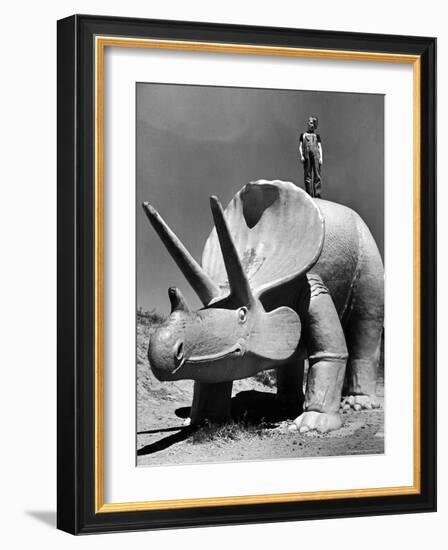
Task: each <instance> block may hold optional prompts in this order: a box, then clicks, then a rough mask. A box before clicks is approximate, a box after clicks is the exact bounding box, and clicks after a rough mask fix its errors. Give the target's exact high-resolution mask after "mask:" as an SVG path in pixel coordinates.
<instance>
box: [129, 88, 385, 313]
mask: <svg viewBox="0 0 448 550" xmlns="http://www.w3.org/2000/svg"><path fill="white" fill-rule="evenodd" d="M310 115H316V116H318V118H319V128H318V130H317V132H318V133H319V134H320V136H321V138H322V148H323V155H324V165H323V170H322V196H323V198H325V199H328V200H332V201H335V202H339V203H342V204H345V205H347V206H350V207H351V208H353V209H354V210H356V211H357V212H358V213H359V214H360V215H361V216H362V218H363V219H364V220H365V221H366V223H367V225H368V226H369V228H370V230H371V231H372V233H373V236H374V237H375V239H376V241H377V243H378V246H379V249H380V252H381V254H382V255H383V247H384V96H382V95H373V94H347V93H337V92H308V91H307V92H303V91H290V90H264V89H263V90H260V89H248V88H222V87H209V86H183V85H170V84H148V83H139V84H137V113H136V117H137V136H136V137H137V168H136V178H137V206H136V208H137V224H136V230H137V306H142V307H143V308H144V309H153V308H155V309H156V310H158V311H160V312H162V313H168V312H169V301H168V294H167V290H168V287H170V286H178V287H179V288H180V289H181V291H182V292H183V293H184V295H185V296H186V298H187V300H188V302H189V304H190V305H191V306H192V307H197V306H199V305H200V302H199V300H198V299H197V297H196V295H195V294H194V292H193V291H192V290H191V289H190V286H189V284H188V283H187V282H186V280H185V279H184V277H183V275H182V273H181V272H180V271H179V269H178V267H177V266H176V265H175V263H174V262H173V260H172V259H171V257H170V256H169V254H168V252H167V251H166V249H165V247H164V246H163V244H162V242H161V241H160V239H159V237H158V236H157V235H156V233H155V231H154V229H153V228H152V227H151V226H150V224H149V222H148V220H147V219H146V216H145V214H144V212H143V210H142V207H141V204H142V202H143V201H149V202H150V203H151V204H152V205H153V206H154V207H155V208H156V209H157V210H158V211H159V213H160V214H161V215H162V217H163V218H164V219H165V220H166V221H167V223H168V224H169V225H170V227H171V228H172V229H173V231H174V232H175V233H176V234H177V235H178V237H180V238H181V240H182V241H183V243H184V244H185V246H186V247H187V248H188V250H189V251H190V252H191V254H193V256H194V257H195V258H196V259H197V260H198V261H200V259H201V254H202V248H203V246H204V244H205V241H206V238H207V236H208V234H209V232H210V230H211V228H212V218H211V213H210V207H209V196H210V195H212V194H214V195H218V196H219V198H220V200H221V202H222V204H223V205H224V206H226V205H227V203H228V202H229V201H230V199H231V198H232V197H233V195H234V194H235V193H236V192H237V191H238V190H239V189H240V188H241V187H243V186H244V185H245V184H246V183H248V182H250V181H254V180H257V179H283V180H288V181H293V182H294V183H296V184H297V185H299V186H300V187H302V188H304V184H303V168H302V165H301V164H300V162H299V160H298V139H299V134H300V133H301V132H302V131H305V129H306V120H307V118H308V116H310Z"/></svg>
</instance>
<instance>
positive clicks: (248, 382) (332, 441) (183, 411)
mask: <svg viewBox="0 0 448 550" xmlns="http://www.w3.org/2000/svg"><path fill="white" fill-rule="evenodd" d="M148 336H149V327H148V326H145V325H140V324H139V325H138V326H137V465H139V466H141V465H164V464H192V463H201V462H229V461H233V460H238V461H243V460H259V459H284V458H299V457H311V456H313V457H323V456H338V455H358V454H359V455H362V454H380V453H383V452H384V411H383V406H384V384H383V379H382V378H381V379H380V380H379V382H378V388H377V393H378V396H379V397H380V400H381V404H382V408H381V409H377V410H371V411H359V412H355V411H350V412H348V413H344V414H343V419H344V425H343V427H342V428H340V429H339V430H336V431H334V432H330V433H328V434H319V433H316V432H310V433H306V434H299V433H298V432H297V431H295V432H291V431H289V429H288V428H289V426H290V425H291V424H292V420H293V418H289V417H285V415H284V413H283V412H282V411H281V410H279V409H278V407H277V406H276V402H275V391H276V390H275V376H274V375H271V374H269V373H265V374H262V375H260V376H258V377H257V378H250V379H245V380H238V381H236V382H234V384H233V393H232V417H233V419H234V420H233V421H231V422H230V423H228V424H226V425H224V426H207V425H206V426H203V427H201V428H199V429H193V428H190V427H184V420H185V419H186V418H188V416H189V409H190V405H191V401H192V396H193V382H192V381H190V380H182V381H178V382H159V381H158V380H156V379H155V378H154V376H153V375H152V373H151V371H150V369H149V365H148V360H147V358H146V347H147V343H148V339H149V338H148Z"/></svg>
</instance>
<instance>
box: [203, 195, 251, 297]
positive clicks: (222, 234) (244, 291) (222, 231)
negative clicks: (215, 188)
mask: <svg viewBox="0 0 448 550" xmlns="http://www.w3.org/2000/svg"><path fill="white" fill-rule="evenodd" d="M210 206H211V209H212V214H213V220H214V222H215V227H216V233H217V235H218V240H219V244H220V246H221V252H222V257H223V259H224V265H225V268H226V272H227V278H228V279H229V286H230V293H231V295H232V296H234V297H235V298H236V299H237V300H238V302H239V303H240V304H245V305H250V304H252V303H253V302H254V297H253V294H252V290H251V288H250V285H249V281H248V279H247V276H246V273H245V272H244V269H243V266H242V264H241V261H240V258H239V256H238V252H237V250H236V247H235V243H234V242H233V239H232V235H231V234H230V231H229V227H228V225H227V222H226V219H225V217H224V212H223V209H222V206H221V203H220V202H219V199H218V198H217V197H215V196H212V197H210Z"/></svg>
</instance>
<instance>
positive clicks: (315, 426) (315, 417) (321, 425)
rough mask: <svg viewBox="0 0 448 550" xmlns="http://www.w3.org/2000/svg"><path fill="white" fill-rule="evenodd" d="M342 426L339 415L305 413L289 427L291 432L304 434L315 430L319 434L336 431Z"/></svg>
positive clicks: (314, 412)
mask: <svg viewBox="0 0 448 550" xmlns="http://www.w3.org/2000/svg"><path fill="white" fill-rule="evenodd" d="M341 426H342V419H341V416H340V415H339V413H321V412H316V411H307V412H304V413H302V414H301V415H300V416H298V417H297V418H296V419H295V420H294V422H293V424H292V425H291V426H290V428H289V429H290V430H291V431H299V432H300V433H306V432H309V431H311V430H316V431H318V432H320V433H326V432H330V431H332V430H337V429H338V428H340V427H341Z"/></svg>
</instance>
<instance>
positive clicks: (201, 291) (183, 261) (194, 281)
mask: <svg viewBox="0 0 448 550" xmlns="http://www.w3.org/2000/svg"><path fill="white" fill-rule="evenodd" d="M143 209H144V211H145V213H146V215H147V217H148V219H149V221H150V222H151V225H152V226H153V227H154V229H155V230H156V232H157V234H158V235H159V237H160V238H161V239H162V242H163V244H164V245H165V246H166V248H167V250H168V252H169V253H170V254H171V256H172V258H173V260H174V261H175V262H176V264H177V265H178V267H179V269H180V270H181V271H182V273H183V274H184V275H185V277H186V279H187V281H188V282H189V283H190V285H191V286H192V287H193V289H194V291H195V292H196V294H197V295H198V296H199V298H200V300H201V302H202V303H203V304H204V305H207V304H209V303H210V301H211V300H212V299H213V298H215V297H216V296H219V294H220V291H219V289H218V287H217V285H216V284H215V283H214V282H213V281H212V279H210V277H209V276H208V275H207V273H205V271H204V270H203V269H202V267H201V266H200V265H199V264H198V262H197V261H196V260H195V259H194V258H193V257H192V256H191V254H190V253H189V252H188V250H187V249H186V248H185V246H184V245H183V244H182V243H181V241H180V240H179V239H178V237H177V236H176V235H175V234H174V233H173V232H172V231H171V229H170V228H169V227H168V225H167V224H166V223H165V221H164V220H163V218H162V217H161V216H160V214H159V213H158V212H157V210H156V209H155V208H154V207H153V206H151V205H150V204H148V203H147V202H144V203H143Z"/></svg>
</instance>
